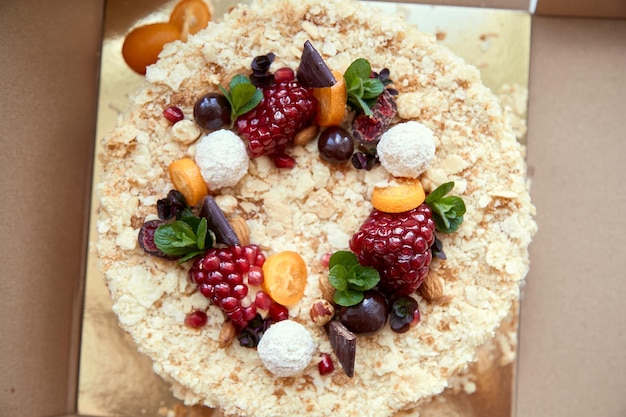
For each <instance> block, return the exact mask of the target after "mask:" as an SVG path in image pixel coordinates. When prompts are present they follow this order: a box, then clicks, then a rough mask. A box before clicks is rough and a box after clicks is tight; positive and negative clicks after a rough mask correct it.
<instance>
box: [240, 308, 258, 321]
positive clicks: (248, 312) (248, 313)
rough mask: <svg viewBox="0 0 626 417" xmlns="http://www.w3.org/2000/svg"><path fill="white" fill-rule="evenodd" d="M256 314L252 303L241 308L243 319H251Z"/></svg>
mask: <svg viewBox="0 0 626 417" xmlns="http://www.w3.org/2000/svg"><path fill="white" fill-rule="evenodd" d="M255 316H256V306H255V305H254V304H250V305H249V306H248V307H245V308H244V309H243V319H244V320H246V321H252V319H254V317H255Z"/></svg>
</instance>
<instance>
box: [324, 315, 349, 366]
mask: <svg viewBox="0 0 626 417" xmlns="http://www.w3.org/2000/svg"><path fill="white" fill-rule="evenodd" d="M326 330H327V331H328V340H329V341H330V345H331V346H332V348H333V351H334V352H335V355H336V356H337V359H338V360H339V363H340V364H341V367H342V368H343V371H344V372H345V373H346V375H348V376H349V377H350V378H352V377H353V376H354V360H355V358H356V335H355V334H354V333H352V332H351V331H350V330H348V329H347V328H346V326H344V325H343V324H342V323H341V322H340V321H339V320H332V321H331V322H330V323H328V326H327V328H326Z"/></svg>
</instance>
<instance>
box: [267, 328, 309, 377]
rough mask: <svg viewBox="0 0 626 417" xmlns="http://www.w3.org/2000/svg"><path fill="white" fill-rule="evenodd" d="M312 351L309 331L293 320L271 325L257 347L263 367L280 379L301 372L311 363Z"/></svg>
mask: <svg viewBox="0 0 626 417" xmlns="http://www.w3.org/2000/svg"><path fill="white" fill-rule="evenodd" d="M314 350H315V344H314V343H313V338H312V337H311V334H310V333H309V331H308V330H307V329H306V328H305V327H304V326H303V325H301V324H300V323H298V322H295V321H293V320H283V321H279V322H278V323H275V324H273V325H271V326H270V328H269V329H267V330H266V331H265V333H263V337H261V341H260V342H259V344H258V346H257V352H258V353H259V357H260V358H261V362H263V365H265V367H266V368H267V370H268V371H270V372H271V373H273V374H274V375H276V376H280V377H289V376H295V375H298V374H299V373H300V372H302V371H303V370H304V369H305V368H306V367H307V366H308V365H309V363H310V362H311V359H312V358H313V351H314Z"/></svg>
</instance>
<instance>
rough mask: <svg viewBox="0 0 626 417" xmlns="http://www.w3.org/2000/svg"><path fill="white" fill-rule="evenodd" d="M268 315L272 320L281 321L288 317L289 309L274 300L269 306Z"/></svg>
mask: <svg viewBox="0 0 626 417" xmlns="http://www.w3.org/2000/svg"><path fill="white" fill-rule="evenodd" d="M269 315H270V318H271V319H272V320H274V321H283V320H287V319H288V318H289V310H287V307H285V306H284V305H282V304H278V303H276V302H274V303H272V305H271V306H270V308H269Z"/></svg>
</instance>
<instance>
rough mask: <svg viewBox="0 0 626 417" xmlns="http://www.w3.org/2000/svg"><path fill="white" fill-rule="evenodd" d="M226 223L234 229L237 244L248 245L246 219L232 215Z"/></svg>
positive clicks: (248, 229) (248, 235)
mask: <svg viewBox="0 0 626 417" xmlns="http://www.w3.org/2000/svg"><path fill="white" fill-rule="evenodd" d="M228 223H229V224H230V226H231V227H232V228H233V230H234V231H235V234H236V235H237V239H239V244H240V245H241V246H248V245H249V244H250V227H248V223H247V222H246V219H244V218H243V217H241V216H233V217H229V218H228Z"/></svg>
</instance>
